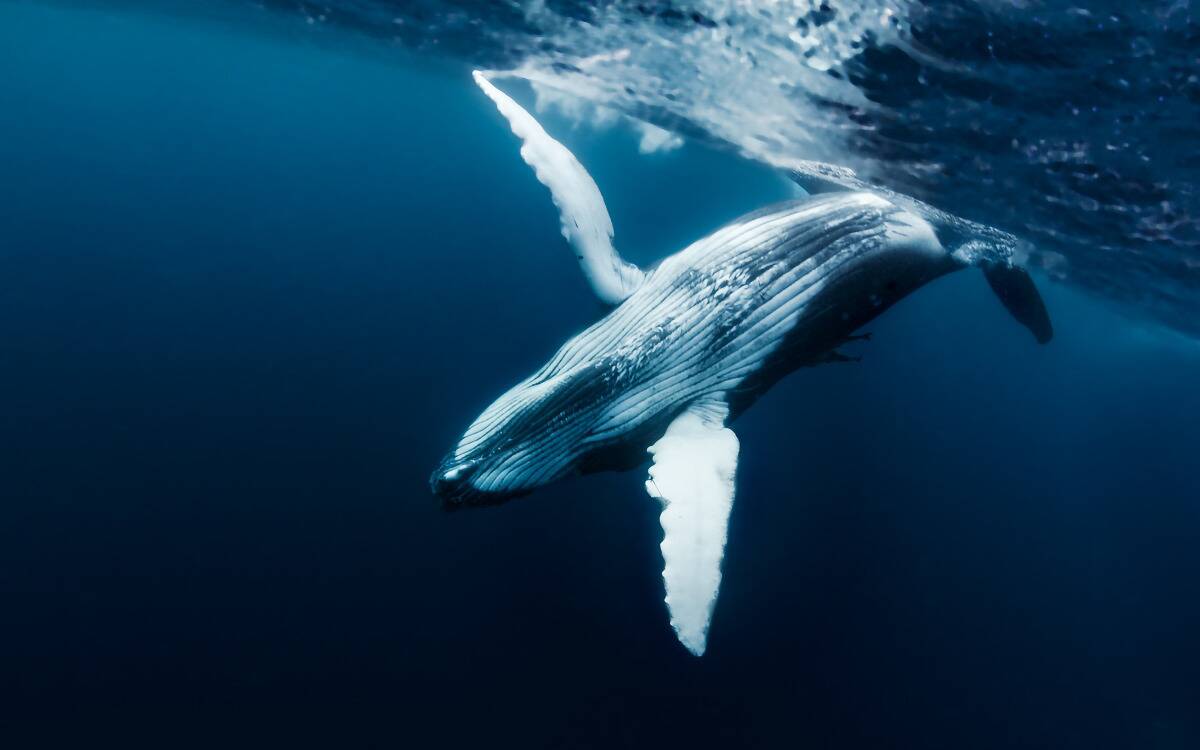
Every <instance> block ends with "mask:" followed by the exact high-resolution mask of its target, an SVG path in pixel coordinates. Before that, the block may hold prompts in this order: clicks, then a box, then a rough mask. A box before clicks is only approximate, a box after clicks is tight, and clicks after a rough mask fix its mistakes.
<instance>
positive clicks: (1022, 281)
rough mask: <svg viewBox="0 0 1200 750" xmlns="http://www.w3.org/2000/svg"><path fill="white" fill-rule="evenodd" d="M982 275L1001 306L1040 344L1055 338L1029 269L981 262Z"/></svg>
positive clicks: (1043, 303) (1044, 304)
mask: <svg viewBox="0 0 1200 750" xmlns="http://www.w3.org/2000/svg"><path fill="white" fill-rule="evenodd" d="M983 276H984V278H986V279H987V283H988V286H990V287H991V288H992V291H993V292H995V293H996V296H997V297H999V298H1000V302H1001V304H1003V305H1004V308H1005V309H1006V310H1008V312H1009V313H1011V314H1012V316H1013V317H1014V318H1016V319H1017V322H1018V323H1020V324H1021V325H1023V326H1025V327H1026V328H1028V329H1029V331H1030V333H1032V334H1033V337H1034V338H1035V339H1037V342H1038V343H1039V344H1045V343H1047V342H1048V341H1050V339H1052V338H1054V326H1052V325H1051V323H1050V314H1049V313H1048V312H1046V303H1045V302H1043V301H1042V295H1041V294H1039V293H1038V290H1037V286H1035V285H1034V283H1033V279H1032V278H1031V277H1030V276H1029V272H1028V271H1026V270H1025V269H1024V268H1021V267H1020V266H1011V265H1006V264H1003V263H988V264H984V265H983Z"/></svg>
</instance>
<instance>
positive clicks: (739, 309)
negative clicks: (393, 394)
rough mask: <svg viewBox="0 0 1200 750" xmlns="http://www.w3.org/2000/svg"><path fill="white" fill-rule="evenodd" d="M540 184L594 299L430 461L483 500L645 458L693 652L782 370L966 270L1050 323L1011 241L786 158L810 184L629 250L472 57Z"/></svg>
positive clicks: (444, 477)
mask: <svg viewBox="0 0 1200 750" xmlns="http://www.w3.org/2000/svg"><path fill="white" fill-rule="evenodd" d="M474 79H475V82H476V84H477V85H478V86H479V88H480V89H482V91H483V92H484V93H485V94H486V95H487V96H488V97H489V98H490V99H491V100H492V102H493V103H494V104H495V105H496V107H497V108H498V110H499V112H500V113H501V115H503V117H504V118H505V119H506V120H507V121H508V124H509V126H510V128H511V130H512V131H513V133H514V134H515V135H516V136H517V137H518V138H519V139H520V141H521V150H520V153H521V156H522V158H523V160H524V161H525V162H526V163H527V164H529V166H530V167H532V169H533V171H534V174H535V176H536V177H537V179H538V180H539V181H540V182H541V183H543V184H544V185H546V187H548V188H549V191H550V195H551V198H552V200H553V201H554V203H555V205H556V206H557V208H558V210H559V217H560V220H561V225H562V232H563V235H564V237H565V238H566V240H567V242H568V244H569V245H570V247H571V248H572V249H573V250H574V252H575V256H576V258H577V260H578V262H579V264H580V267H581V269H582V271H583V273H584V275H585V277H586V278H587V280H588V282H589V284H590V286H591V288H592V291H593V292H594V293H595V295H596V297H597V298H598V299H599V300H600V301H601V302H602V303H603V304H604V305H606V306H607V307H608V310H607V311H606V312H605V313H604V314H603V315H602V316H601V317H600V318H599V319H598V320H597V321H596V322H594V323H593V324H591V325H589V326H588V327H587V328H585V329H584V330H582V331H580V332H579V333H578V334H576V335H575V336H572V337H571V338H570V339H568V340H567V341H566V342H565V343H563V344H562V346H561V347H560V348H559V349H558V351H557V352H556V353H555V354H554V355H553V356H552V357H550V359H549V360H548V361H547V362H545V363H544V364H543V365H542V366H541V367H540V368H538V369H537V370H535V371H534V372H533V373H532V374H531V375H529V376H528V377H527V378H525V379H524V380H522V381H521V382H519V383H517V384H516V385H514V386H513V387H512V388H510V389H509V390H508V391H507V392H505V393H504V394H502V395H501V396H500V397H499V398H497V399H496V400H495V401H494V402H493V403H492V404H491V405H490V406H488V407H487V408H486V409H485V410H484V411H483V413H482V414H480V415H479V417H478V418H476V419H475V420H474V422H472V423H471V424H470V425H469V426H468V427H467V429H466V430H465V432H463V433H462V437H461V438H460V440H459V441H458V443H457V444H456V445H455V446H454V447H453V448H452V449H451V450H450V451H449V452H448V454H447V455H446V456H445V458H444V459H443V460H442V462H441V463H440V464H439V465H438V467H437V468H436V470H435V471H434V472H433V474H432V477H431V478H430V485H431V488H432V491H433V493H434V494H435V495H436V496H438V497H439V498H440V499H441V502H442V503H443V505H444V506H445V507H447V508H461V507H469V506H477V505H491V504H496V503H501V502H504V501H506V500H509V499H512V498H514V497H518V496H521V495H525V494H528V493H530V492H531V491H533V490H535V489H536V488H538V487H542V486H545V485H547V484H550V483H552V482H555V481H558V480H561V479H564V478H566V477H569V476H573V475H577V474H587V473H591V472H596V471H605V470H629V469H633V468H636V467H638V466H644V465H646V463H647V462H648V463H649V467H648V469H647V475H646V480H645V489H646V492H647V494H648V495H649V497H650V498H652V499H653V501H655V502H657V503H659V504H660V506H661V514H660V516H659V521H660V524H661V526H662V532H663V538H662V543H661V545H660V548H661V552H662V559H663V570H662V577H663V586H664V601H665V603H666V607H667V612H668V615H669V622H670V625H671V627H672V628H673V630H674V632H675V635H676V637H677V639H678V641H679V642H680V643H681V644H682V645H683V647H684V648H686V649H687V651H689V652H690V653H692V654H694V655H696V656H700V655H702V654H703V653H704V652H705V649H706V647H707V638H708V631H709V626H710V623H711V620H712V615H713V611H714V608H715V606H716V602H717V598H718V592H719V589H720V585H721V565H722V561H723V558H724V554H725V547H726V542H727V527H728V522H729V517H730V513H731V510H732V507H733V502H734V497H735V492H736V485H737V465H738V454H739V450H740V446H739V441H738V438H737V435H736V434H735V433H734V431H733V430H732V428H731V425H732V424H733V422H734V421H735V420H736V419H737V417H738V416H739V415H740V414H741V413H743V412H744V411H745V410H746V409H747V408H749V407H750V406H751V405H752V404H753V403H754V402H755V400H756V399H757V398H759V397H760V396H761V395H762V394H763V393H765V392H766V391H767V390H768V389H769V388H770V387H771V386H772V385H773V384H775V383H776V382H778V381H779V379H780V378H782V377H784V376H786V375H788V374H789V373H792V372H794V371H796V370H798V369H801V368H805V367H814V366H821V365H825V364H830V363H838V362H847V361H854V360H855V359H856V358H854V357H851V356H849V355H847V354H845V353H844V352H843V351H842V349H843V347H844V345H846V344H847V343H848V342H851V341H856V340H861V339H863V338H866V337H868V336H869V334H864V333H861V330H862V328H863V326H865V325H866V324H868V323H870V322H871V321H872V320H874V319H875V318H877V317H878V316H879V315H881V314H883V313H884V312H885V311H887V310H888V308H890V307H891V306H892V305H894V304H896V303H897V302H898V301H900V300H901V299H903V298H904V297H906V296H907V295H909V294H911V293H912V292H914V291H916V290H917V289H919V288H920V287H922V286H924V285H925V284H928V283H930V282H931V281H933V280H935V279H937V278H939V277H942V276H944V275H946V274H949V273H952V272H955V271H958V270H962V269H967V268H979V269H981V270H982V271H983V273H984V276H985V277H986V278H987V281H988V285H989V286H990V287H991V289H992V290H993V291H994V292H995V293H996V295H997V296H998V297H999V299H1000V302H1001V303H1002V305H1003V306H1004V308H1005V309H1007V310H1008V311H1009V312H1010V313H1011V314H1012V316H1013V317H1014V318H1015V319H1016V320H1017V321H1018V322H1019V323H1021V324H1022V325H1024V326H1025V327H1026V328H1027V329H1028V330H1029V331H1030V332H1031V333H1032V334H1033V336H1034V339H1035V340H1036V341H1037V342H1039V343H1046V342H1048V341H1049V340H1050V339H1051V338H1052V336H1053V330H1052V327H1051V324H1050V318H1049V314H1048V312H1047V310H1046V307H1045V304H1044V303H1043V301H1042V299H1041V296H1040V295H1039V293H1038V291H1037V288H1036V286H1035V285H1034V283H1033V281H1032V279H1031V278H1030V276H1029V274H1028V273H1027V272H1026V271H1025V270H1024V269H1022V268H1021V267H1020V266H1019V265H1018V264H1017V263H1016V261H1015V258H1016V256H1017V255H1018V253H1017V250H1018V247H1019V243H1018V241H1017V239H1016V238H1015V237H1014V236H1012V235H1011V234H1008V233H1006V232H1003V231H1001V230H998V229H995V228H993V227H988V226H986V225H982V224H978V223H975V222H971V221H968V220H965V219H961V218H959V217H956V216H953V215H950V214H948V213H945V212H943V211H941V210H938V209H936V208H934V207H931V206H928V205H926V204H924V203H922V202H920V201H918V200H916V199H915V198H911V197H909V196H905V195H901V194H898V193H894V192H891V191H888V190H886V189H883V188H878V187H873V186H871V185H869V184H867V183H866V182H864V181H862V180H860V179H859V178H858V177H857V176H856V175H855V174H854V173H853V171H851V170H849V169H846V168H842V167H838V166H836V165H829V164H824V163H820V162H800V163H797V164H796V166H795V169H794V170H793V171H792V173H791V175H790V176H791V177H792V179H793V180H795V182H796V183H797V184H798V185H799V186H800V187H801V188H803V189H804V192H805V193H806V194H805V195H804V196H802V197H800V198H797V199H795V200H790V201H784V202H781V203H778V204H775V205H770V206H766V207H763V208H761V209H760V210H757V211H754V212H752V213H749V214H747V215H745V216H742V217H740V218H738V219H736V220H735V221H733V222H731V223H729V224H728V225H726V226H724V227H722V228H720V229H718V230H717V231H715V232H713V233H712V234H710V235H708V236H706V237H703V238H701V239H698V240H696V241H695V242H693V243H692V244H690V245H688V246H687V247H685V248H683V249H682V250H680V251H678V252H677V253H675V254H674V255H670V256H668V257H666V258H663V259H662V260H661V261H660V262H659V263H658V264H657V265H656V266H655V267H653V268H652V269H642V268H639V267H637V266H635V265H634V264H632V263H629V262H627V261H626V260H624V259H623V258H622V257H621V256H620V255H619V254H618V253H617V251H616V249H615V247H614V245H613V242H612V239H613V228H612V222H611V219H610V217H609V215H608V211H607V208H606V206H605V203H604V199H603V196H602V195H601V193H600V190H599V188H598V187H597V185H596V183H595V181H594V180H593V179H592V177H591V176H590V175H589V174H588V172H587V170H586V169H585V168H584V167H583V165H582V164H581V163H580V162H579V160H578V159H576V158H575V156H574V155H573V154H572V153H571V152H570V151H569V150H568V149H567V148H566V147H565V146H563V145H562V144H561V143H559V142H558V141H556V140H555V139H554V138H552V137H551V136H550V135H549V134H548V133H546V131H545V130H544V129H543V128H542V126H541V125H540V123H538V122H537V120H536V119H535V118H534V117H533V116H532V115H530V114H529V112H527V111H526V110H525V109H524V108H522V107H521V106H520V105H519V104H518V103H517V102H516V101H514V100H513V99H512V98H511V97H509V96H508V95H507V94H505V93H504V92H503V91H501V90H500V89H498V88H497V87H496V86H495V84H494V83H493V82H492V79H491V77H490V76H489V75H488V74H486V73H484V72H481V71H476V72H475V73H474Z"/></svg>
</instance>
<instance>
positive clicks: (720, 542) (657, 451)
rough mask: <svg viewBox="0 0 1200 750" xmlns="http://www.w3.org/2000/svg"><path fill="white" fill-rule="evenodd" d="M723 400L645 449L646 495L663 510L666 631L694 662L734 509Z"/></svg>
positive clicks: (695, 409) (733, 449) (694, 412)
mask: <svg viewBox="0 0 1200 750" xmlns="http://www.w3.org/2000/svg"><path fill="white" fill-rule="evenodd" d="M728 414H729V408H728V407H727V406H726V404H725V403H724V401H705V402H703V403H701V402H697V403H694V404H692V405H691V406H690V407H688V408H687V409H686V410H684V411H683V412H682V413H681V414H680V415H679V416H678V417H676V418H675V420H674V421H672V422H671V424H670V426H669V427H667V431H666V433H665V434H664V435H663V436H662V437H661V438H660V439H659V440H658V442H656V443H654V445H651V446H650V448H649V451H650V454H651V455H652V456H653V457H654V463H653V465H652V466H651V467H650V478H649V479H648V480H647V481H646V491H647V492H649V493H650V496H651V497H656V498H658V499H659V500H660V501H661V502H662V504H663V511H662V516H661V517H660V519H659V520H660V522H661V523H662V528H663V541H662V555H663V582H664V584H665V585H666V594H667V596H666V602H667V609H668V610H669V611H670V615H671V627H673V628H674V629H675V635H676V636H677V637H678V638H679V642H680V643H682V644H683V645H684V647H685V648H687V650H688V651H691V652H692V653H693V654H695V655H696V656H700V655H701V654H703V653H704V648H705V645H706V642H707V639H708V624H709V621H710V620H711V619H712V613H713V607H714V606H715V605H716V603H717V591H718V589H719V588H720V586H721V559H722V558H723V557H724V555H725V538H726V529H727V528H728V525H729V513H730V510H732V508H733V495H734V480H735V477H736V474H737V458H738V439H737V435H734V434H733V430H730V429H729V428H728V427H725V418H726V417H727V416H728Z"/></svg>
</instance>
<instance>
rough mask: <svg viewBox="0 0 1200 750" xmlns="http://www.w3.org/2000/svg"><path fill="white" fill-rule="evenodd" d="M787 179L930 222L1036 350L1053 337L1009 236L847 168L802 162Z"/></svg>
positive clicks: (815, 190)
mask: <svg viewBox="0 0 1200 750" xmlns="http://www.w3.org/2000/svg"><path fill="white" fill-rule="evenodd" d="M789 176H790V177H791V178H792V180H793V181H794V182H795V183H796V184H797V185H799V186H800V187H802V188H804V190H805V191H806V192H808V193H811V194H818V193H830V192H838V191H845V190H855V191H859V190H862V191H867V192H871V193H875V194H876V195H879V196H882V197H884V198H886V199H887V200H889V201H891V202H892V203H894V204H896V205H897V206H899V207H901V208H904V209H907V210H909V211H912V212H913V213H915V214H916V215H918V216H920V217H921V218H922V219H925V220H926V221H928V222H929V224H930V225H931V226H932V227H933V228H934V231H935V232H936V233H937V237H938V240H939V241H940V242H941V243H942V245H943V246H944V247H945V248H946V249H947V250H949V251H950V254H951V255H952V256H953V257H954V258H955V259H956V260H957V261H958V262H959V263H961V264H963V265H964V266H978V267H979V268H981V269H982V270H983V275H984V277H985V278H986V279H987V282H988V286H990V287H991V288H992V291H993V292H995V293H996V296H997V297H999V298H1000V302H1001V304H1003V305H1004V309H1006V310H1008V312H1009V313H1010V314H1011V315H1012V316H1013V317H1014V318H1016V320H1017V322H1018V323H1020V324H1021V325H1023V326H1025V327H1026V328H1028V329H1029V331H1030V332H1031V333H1032V334H1033V336H1034V338H1035V339H1037V342H1038V343H1039V344H1045V343H1046V342H1048V341H1050V339H1052V338H1053V337H1054V327H1053V326H1052V325H1051V323H1050V315H1049V313H1048V312H1047V311H1046V304H1045V303H1044V302H1043V301H1042V295H1041V294H1039V293H1038V290H1037V286H1036V285H1034V283H1033V278H1032V277H1030V275H1029V273H1028V272H1027V271H1026V270H1025V269H1023V268H1021V267H1020V266H1018V265H1016V264H1015V263H1014V262H1013V257H1014V255H1015V254H1016V249H1017V246H1018V244H1019V242H1018V240H1017V238H1016V237H1014V236H1012V235H1011V234H1009V233H1008V232H1005V231H1002V230H999V229H996V228H995V227H990V226H987V225H986V224H980V223H978V222H974V221H969V220H967V219H963V218H961V217H958V216H955V215H953V214H950V213H947V212H946V211H943V210H941V209H940V208H934V207H933V206H930V205H929V204H927V203H923V202H921V201H919V200H917V199H916V198H913V197H911V196H908V195H904V194H902V193H897V192H895V191H892V190H888V189H887V188H883V187H877V186H874V185H870V184H868V183H866V182H864V181H863V180H861V179H860V178H859V177H858V176H857V175H856V174H855V173H854V170H852V169H848V168H846V167H839V166H837V165H834V164H825V163H823V162H816V161H803V162H797V163H796V165H795V167H794V168H793V169H792V170H791V171H790V172H789Z"/></svg>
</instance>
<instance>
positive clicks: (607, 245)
mask: <svg viewBox="0 0 1200 750" xmlns="http://www.w3.org/2000/svg"><path fill="white" fill-rule="evenodd" d="M472 75H473V76H474V77H475V83H476V84H478V86H479V88H481V89H483V93H485V94H487V95H488V97H489V98H490V99H491V100H492V101H493V102H495V103H496V108H497V109H499V110H500V114H502V115H504V117H505V118H506V119H507V120H508V124H509V126H510V127H512V131H513V133H515V134H516V135H517V136H518V137H520V139H521V140H522V141H523V143H522V145H521V158H522V159H524V160H525V163H526V164H528V165H529V166H531V167H533V171H534V174H536V175H537V178H538V181H539V182H541V183H542V184H543V185H545V186H546V187H548V188H550V197H551V198H552V199H553V200H554V205H555V206H557V207H558V214H559V219H560V220H561V221H562V233H563V236H564V237H566V238H567V241H568V242H570V243H571V245H572V246H573V247H574V248H575V257H576V258H578V259H579V265H580V266H581V267H582V268H583V273H584V275H585V276H587V279H588V283H590V284H591V285H592V290H593V291H594V292H595V293H596V296H597V297H599V298H600V299H601V300H602V301H604V302H607V303H608V304H610V305H616V304H619V303H620V302H621V301H622V300H624V299H625V298H626V297H628V296H629V295H631V294H633V292H634V290H635V289H637V288H638V287H639V286H641V283H642V280H643V279H644V278H645V274H644V273H643V272H642V270H641V269H640V268H638V267H637V266H635V265H633V264H632V263H627V262H626V261H625V260H623V259H622V258H621V256H620V255H618V254H617V251H616V248H614V247H613V244H612V235H613V227H612V219H610V218H609V216H608V208H607V207H606V206H605V205H604V196H602V195H601V194H600V188H598V187H596V181H595V180H593V179H592V176H591V175H590V174H588V172H587V170H586V169H584V168H583V165H582V164H580V163H579V160H578V159H576V158H575V155H574V154H572V153H571V152H570V151H569V150H568V149H567V147H566V146H564V145H562V144H561V143H559V142H558V141H556V140H554V139H553V138H551V137H550V136H549V134H547V133H546V131H545V130H543V129H542V126H541V125H540V124H539V123H538V121H537V120H536V119H534V117H533V115H531V114H529V113H528V112H526V111H525V109H524V108H523V107H522V106H521V105H520V104H517V103H516V102H515V101H513V100H512V98H511V97H509V96H508V95H507V94H505V93H504V92H503V91H501V90H500V89H498V88H496V87H495V86H493V85H492V82H491V81H489V80H488V79H487V76H486V75H484V74H483V73H482V72H480V71H478V70H476V71H475V72H474V73H473V74H472Z"/></svg>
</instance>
